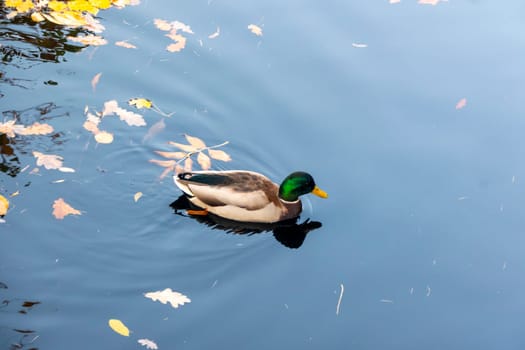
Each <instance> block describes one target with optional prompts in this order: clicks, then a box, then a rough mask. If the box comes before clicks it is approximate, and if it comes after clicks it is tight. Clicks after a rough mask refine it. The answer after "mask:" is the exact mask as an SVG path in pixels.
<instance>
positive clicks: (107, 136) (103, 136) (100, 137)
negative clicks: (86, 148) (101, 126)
mask: <svg viewBox="0 0 525 350" xmlns="http://www.w3.org/2000/svg"><path fill="white" fill-rule="evenodd" d="M95 140H97V142H98V143H104V144H108V143H112V142H113V134H112V133H110V132H107V131H100V132H98V133H97V134H96V135H95Z"/></svg>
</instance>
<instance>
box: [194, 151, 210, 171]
mask: <svg viewBox="0 0 525 350" xmlns="http://www.w3.org/2000/svg"><path fill="white" fill-rule="evenodd" d="M197 162H198V163H199V165H200V166H201V168H202V170H208V169H209V168H211V159H210V157H208V156H207V155H205V154H204V153H202V152H199V155H198V156H197Z"/></svg>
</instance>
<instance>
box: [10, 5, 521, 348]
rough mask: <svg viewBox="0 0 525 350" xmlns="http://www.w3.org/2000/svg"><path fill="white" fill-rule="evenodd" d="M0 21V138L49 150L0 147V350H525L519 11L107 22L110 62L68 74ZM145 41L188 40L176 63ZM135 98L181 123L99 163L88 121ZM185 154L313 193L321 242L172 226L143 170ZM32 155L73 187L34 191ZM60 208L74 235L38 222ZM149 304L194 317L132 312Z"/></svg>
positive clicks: (171, 196)
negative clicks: (44, 127)
mask: <svg viewBox="0 0 525 350" xmlns="http://www.w3.org/2000/svg"><path fill="white" fill-rule="evenodd" d="M2 11H3V12H2V20H1V28H0V30H1V33H2V39H1V40H2V42H1V45H2V46H1V47H0V49H1V50H2V56H3V62H2V66H1V68H0V70H1V72H0V73H1V83H0V92H1V95H0V110H1V111H2V113H3V114H2V120H1V121H0V122H6V121H9V120H13V118H15V117H16V118H17V119H16V120H17V123H19V124H24V125H29V124H32V123H34V122H36V121H38V122H41V123H48V124H50V125H52V126H53V128H54V130H55V132H54V133H53V134H51V135H47V136H17V137H16V138H9V137H7V136H6V135H0V141H1V145H2V164H1V170H2V173H0V190H1V194H2V195H4V196H6V197H7V198H8V199H9V201H10V204H11V206H10V210H9V212H8V213H7V215H6V216H5V217H4V218H3V220H5V222H4V223H1V224H0V256H1V260H0V282H1V284H0V286H1V287H2V288H0V300H2V301H3V304H2V305H1V307H0V315H1V316H0V347H1V348H2V349H8V348H10V347H11V348H18V347H17V346H21V348H23V349H31V348H38V349H71V348H75V349H133V348H135V349H139V348H142V346H141V345H140V344H139V343H138V342H137V340H138V339H143V338H147V339H150V340H153V341H154V342H155V343H156V344H157V345H158V347H159V349H213V348H217V347H221V348H223V347H224V348H231V349H237V348H243V349H268V348H272V349H321V348H327V349H348V348H357V349H470V348H473V349H494V348H498V349H522V348H523V346H525V324H524V322H523V317H524V314H525V298H524V297H523V290H524V289H525V279H524V276H525V255H524V254H523V247H524V245H525V236H524V234H525V230H524V215H523V203H524V199H525V161H524V157H523V155H524V150H525V138H524V137H523V135H524V134H525V108H524V106H523V101H524V99H525V85H524V82H525V66H524V65H523V62H524V58H525V36H524V35H523V33H524V32H525V24H524V21H523V19H524V16H525V3H523V2H522V1H517V0H515V1H512V0H511V1H506V2H505V4H503V2H497V1H482V0H470V1H453V0H450V1H449V2H440V3H438V4H437V5H436V6H432V5H421V4H418V3H417V1H415V0H403V1H402V2H401V3H398V4H389V3H388V1H386V0H385V1H346V2H340V1H329V2H313V1H309V2H304V1H286V2H282V1H262V2H236V1H226V0H208V1H191V2H172V1H167V0H164V1H144V2H143V3H142V4H140V5H138V6H134V7H126V8H125V9H122V10H117V9H109V10H105V11H101V12H100V13H99V15H98V16H99V19H100V21H101V23H102V24H104V26H105V27H106V30H105V31H104V32H103V36H104V37H105V38H106V39H107V40H108V41H109V44H108V45H105V46H100V47H86V48H84V49H76V50H75V49H73V47H70V46H68V45H67V44H64V41H60V40H57V39H56V38H59V39H60V37H64V36H65V35H66V34H67V32H68V29H64V28H60V26H49V25H47V26H46V25H45V24H41V25H40V26H34V25H32V26H29V25H28V24H27V22H24V21H22V20H11V21H9V20H7V19H5V9H2ZM156 18H161V19H165V20H167V21H175V20H178V21H181V22H183V23H185V24H188V25H190V26H191V29H192V30H193V32H194V34H184V35H185V36H186V37H187V45H186V48H185V49H184V50H182V51H181V52H178V53H170V52H167V51H166V50H165V47H166V45H168V44H169V43H170V40H169V39H168V38H166V37H165V36H164V34H165V33H164V32H162V31H160V30H158V29H157V28H155V26H154V24H153V21H154V19H156ZM13 21H16V22H17V23H14V22H13ZM249 24H256V25H258V26H260V27H261V28H262V29H263V36H261V37H258V36H256V35H254V34H252V33H251V32H250V31H249V30H248V29H247V26H248V25H249ZM217 27H220V35H219V36H218V37H216V38H215V39H209V38H208V36H209V35H210V34H212V33H214V32H215V31H216V30H217ZM61 31H63V32H64V33H66V34H64V33H61ZM22 34H24V35H22ZM43 37H45V38H47V39H46V40H43V41H38V40H37V39H38V38H43ZM53 38H55V40H53ZM119 40H128V41H129V42H130V43H132V44H134V45H136V46H137V49H135V50H133V49H125V48H122V47H118V46H115V45H114V42H115V41H119ZM363 45H366V47H364V46H363ZM77 46H78V45H77ZM13 48H14V49H16V51H10V50H11V49H13ZM74 51H77V52H74ZM53 61H55V62H53ZM97 73H102V76H101V78H100V81H99V83H98V85H97V86H96V91H93V89H92V87H91V79H92V78H93V77H94V76H95V75H96V74H97ZM133 97H145V98H149V99H151V100H152V101H153V102H154V103H155V105H156V106H158V107H159V108H160V109H162V110H163V111H165V112H175V114H174V115H173V116H171V117H170V118H163V117H162V116H161V115H159V114H158V113H155V112H153V111H151V110H140V111H137V110H134V111H135V112H138V113H140V114H141V115H143V116H144V118H145V119H146V122H147V124H148V125H147V126H146V127H131V126H128V125H126V124H125V123H123V122H122V121H119V120H118V119H117V118H116V117H113V118H112V119H109V118H108V120H104V121H103V122H102V124H101V128H102V127H103V128H104V129H106V130H109V131H111V132H112V133H113V134H114V142H113V143H111V144H97V143H96V142H95V140H94V138H93V135H91V133H90V132H88V131H86V130H85V129H84V128H83V127H82V125H83V123H84V121H85V115H84V108H85V106H89V108H90V110H91V111H95V110H96V111H101V110H102V108H103V105H104V102H106V101H108V100H117V101H118V103H119V105H120V106H122V107H124V108H126V109H128V110H133V108H132V107H129V106H128V105H127V104H126V101H127V100H128V99H130V98H133ZM462 98H465V99H466V101H467V104H466V106H465V107H464V108H460V109H456V104H457V103H458V101H460V100H461V99H462ZM161 120H164V124H165V127H164V128H163V129H162V130H160V132H157V133H154V132H150V133H149V134H148V130H149V129H150V127H151V126H153V125H154V124H155V123H159V122H160V121H161ZM157 125H159V124H157ZM184 134H189V135H193V136H196V137H199V138H201V139H202V140H204V141H205V142H206V143H207V144H208V145H215V144H219V143H222V142H224V141H229V144H228V145H226V146H224V147H222V149H223V150H224V151H226V152H228V153H229V154H230V155H231V157H232V161H231V162H228V163H224V162H219V161H214V162H213V169H249V170H254V171H258V172H262V173H264V174H267V175H268V176H269V177H270V178H272V179H273V180H275V181H276V182H279V181H280V180H281V179H282V178H284V177H285V176H286V175H287V174H288V173H290V172H291V171H294V170H299V169H301V170H307V171H309V172H310V173H311V174H312V175H314V177H315V179H316V181H317V183H318V184H319V186H320V187H322V188H323V189H325V190H326V191H327V192H328V193H329V195H330V197H329V198H328V199H327V200H323V199H320V198H317V197H313V196H307V197H305V199H304V204H305V211H304V212H303V215H302V216H301V219H300V220H301V222H302V221H304V220H306V219H310V220H312V221H317V222H320V223H321V224H322V227H320V228H317V229H314V230H312V231H310V232H309V233H308V234H307V235H306V237H302V238H304V242H303V241H302V239H299V241H294V242H292V244H291V243H289V242H288V241H289V239H288V240H287V237H283V236H282V234H281V235H279V234H275V235H274V234H273V233H272V232H265V233H261V234H252V235H240V234H234V233H228V232H227V231H224V230H220V229H213V228H211V227H209V226H207V225H205V224H203V223H201V222H199V221H197V220H194V219H192V218H188V217H185V216H181V215H176V214H175V213H174V211H173V210H172V208H170V206H169V204H170V203H171V202H173V201H174V200H175V199H177V197H178V196H179V195H180V191H178V190H177V189H176V188H175V186H174V185H173V183H172V180H171V178H170V177H169V176H168V177H166V178H164V179H162V180H159V176H160V175H161V173H162V171H163V168H162V167H159V166H157V165H155V164H153V163H151V162H149V160H150V159H162V157H160V156H158V155H157V154H156V153H155V152H154V151H155V150H164V151H174V150H175V149H174V148H173V147H170V146H169V145H167V142H168V141H175V142H183V143H184V142H185V139H184ZM146 135H148V137H145V136H146ZM33 151H38V152H43V153H45V154H56V155H60V156H62V157H63V159H64V166H66V167H71V168H74V169H75V173H63V172H59V171H57V170H46V169H45V168H44V167H39V168H40V171H38V172H34V171H33V169H34V168H35V167H36V160H35V158H34V157H33V155H32V152H33ZM61 180H63V181H61ZM17 191H18V193H19V194H18V195H17V196H12V197H11V196H10V195H11V194H13V193H16V192H17ZM139 191H140V192H142V193H143V197H142V198H140V199H139V200H138V202H135V201H134V199H133V195H134V194H135V193H136V192H139ZM57 198H64V200H65V201H66V202H67V203H69V204H70V205H71V206H73V207H74V208H76V209H78V210H80V211H81V212H82V215H80V216H74V215H70V216H67V217H66V218H65V219H64V220H57V219H55V218H54V217H53V216H52V210H53V209H52V205H53V202H54V201H55V200H56V199H57ZM276 238H277V239H276ZM280 241H281V242H284V243H285V244H282V243H281V242H280ZM286 243H288V245H292V246H295V247H297V246H299V247H298V248H293V249H292V248H289V247H287V246H286ZM342 286H343V287H344V292H343V293H342ZM165 288H172V289H173V290H175V291H178V292H180V293H183V294H184V295H187V296H188V297H189V298H191V303H189V304H186V305H184V306H181V307H179V308H177V309H174V308H172V307H170V306H169V305H163V304H161V303H159V302H153V301H152V300H149V299H147V298H145V297H144V293H147V292H152V291H159V290H163V289H165ZM34 303H36V304H34ZM338 307H339V309H338ZM337 311H338V312H337ZM112 318H115V319H119V320H121V321H122V322H124V323H125V324H126V326H127V327H128V328H129V329H130V330H131V331H132V333H131V335H130V336H129V337H123V336H120V335H118V334H117V333H115V332H113V331H112V330H111V329H110V328H109V327H108V320H109V319H112Z"/></svg>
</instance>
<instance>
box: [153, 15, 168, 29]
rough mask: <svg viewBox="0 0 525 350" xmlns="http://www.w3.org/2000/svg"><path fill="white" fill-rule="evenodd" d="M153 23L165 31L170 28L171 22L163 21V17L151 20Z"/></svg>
mask: <svg viewBox="0 0 525 350" xmlns="http://www.w3.org/2000/svg"><path fill="white" fill-rule="evenodd" d="M153 23H154V24H155V27H157V28H158V29H160V30H163V31H165V32H168V31H170V30H171V24H170V23H169V22H168V21H165V20H163V19H159V18H156V19H155V20H154V21H153Z"/></svg>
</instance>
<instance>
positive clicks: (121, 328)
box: [108, 318, 129, 337]
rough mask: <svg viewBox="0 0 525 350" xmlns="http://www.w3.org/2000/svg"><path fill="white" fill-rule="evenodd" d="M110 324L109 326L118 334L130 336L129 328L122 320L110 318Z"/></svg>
mask: <svg viewBox="0 0 525 350" xmlns="http://www.w3.org/2000/svg"><path fill="white" fill-rule="evenodd" d="M108 324H109V327H110V328H111V329H112V330H114V331H115V332H117V333H118V334H120V335H123V336H125V337H129V329H128V327H126V325H125V324H124V323H122V321H121V320H116V319H114V318H112V319H111V320H109V322H108Z"/></svg>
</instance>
